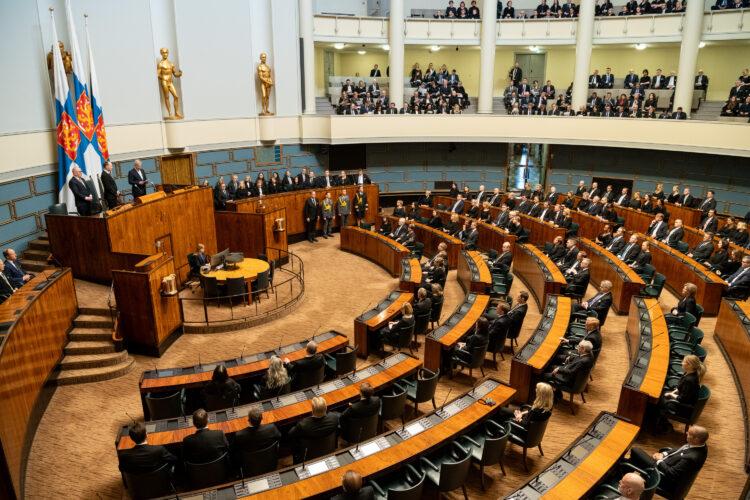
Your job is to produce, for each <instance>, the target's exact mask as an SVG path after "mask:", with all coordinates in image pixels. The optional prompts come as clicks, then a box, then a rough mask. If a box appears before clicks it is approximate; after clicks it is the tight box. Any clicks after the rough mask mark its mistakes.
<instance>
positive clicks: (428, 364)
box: [424, 293, 490, 372]
mask: <svg viewBox="0 0 750 500" xmlns="http://www.w3.org/2000/svg"><path fill="white" fill-rule="evenodd" d="M489 302H490V296H489V295H477V294H474V293H470V294H468V295H467V296H466V299H464V302H463V304H461V305H459V306H458V307H457V308H456V311H455V312H454V313H453V314H452V315H451V317H450V318H448V320H447V321H446V322H445V323H443V324H442V326H440V327H439V328H437V329H436V330H434V331H432V332H430V333H429V334H428V335H427V336H426V337H425V342H424V345H425V350H424V366H425V368H427V369H428V370H430V371H433V372H437V370H439V369H440V367H441V366H442V357H443V353H445V354H446V355H450V351H451V350H452V349H453V347H454V346H455V345H456V344H457V343H458V342H459V341H460V340H461V339H462V338H464V337H465V336H466V335H467V334H469V333H470V332H471V331H472V330H473V328H474V325H475V324H476V322H477V320H478V319H479V317H480V316H482V314H484V311H485V310H486V309H487V304H489Z"/></svg>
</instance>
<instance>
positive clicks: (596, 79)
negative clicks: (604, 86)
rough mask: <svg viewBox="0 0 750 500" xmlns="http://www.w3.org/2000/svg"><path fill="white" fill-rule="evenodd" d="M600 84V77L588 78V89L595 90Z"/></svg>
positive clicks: (591, 76)
mask: <svg viewBox="0 0 750 500" xmlns="http://www.w3.org/2000/svg"><path fill="white" fill-rule="evenodd" d="M601 83H602V77H601V76H600V75H590V76H589V88H590V89H595V88H598V87H599V85H601Z"/></svg>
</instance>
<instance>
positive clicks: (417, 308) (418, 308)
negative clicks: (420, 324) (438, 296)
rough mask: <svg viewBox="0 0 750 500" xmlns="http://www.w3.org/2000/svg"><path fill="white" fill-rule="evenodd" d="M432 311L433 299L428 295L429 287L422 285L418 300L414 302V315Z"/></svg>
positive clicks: (418, 291)
mask: <svg viewBox="0 0 750 500" xmlns="http://www.w3.org/2000/svg"><path fill="white" fill-rule="evenodd" d="M431 311H432V299H431V298H430V297H428V296H427V289H425V288H422V287H420V288H419V290H417V300H416V301H415V303H414V315H415V316H419V315H423V314H428V313H430V312H431Z"/></svg>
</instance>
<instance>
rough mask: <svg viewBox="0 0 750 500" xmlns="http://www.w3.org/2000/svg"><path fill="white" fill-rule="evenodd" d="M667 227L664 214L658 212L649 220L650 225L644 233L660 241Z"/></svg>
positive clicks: (665, 234)
mask: <svg viewBox="0 0 750 500" xmlns="http://www.w3.org/2000/svg"><path fill="white" fill-rule="evenodd" d="M667 229H669V226H668V225H667V223H666V222H664V214H662V213H658V214H656V215H655V216H654V219H653V220H652V221H651V225H650V226H649V227H648V231H646V235H647V236H651V237H652V238H653V239H655V240H659V241H660V240H662V239H664V237H665V236H667Z"/></svg>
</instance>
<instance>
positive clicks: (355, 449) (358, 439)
mask: <svg viewBox="0 0 750 500" xmlns="http://www.w3.org/2000/svg"><path fill="white" fill-rule="evenodd" d="M362 429H364V426H361V425H360V426H359V435H358V436H357V447H356V448H354V451H359V441H360V440H361V439H362Z"/></svg>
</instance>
